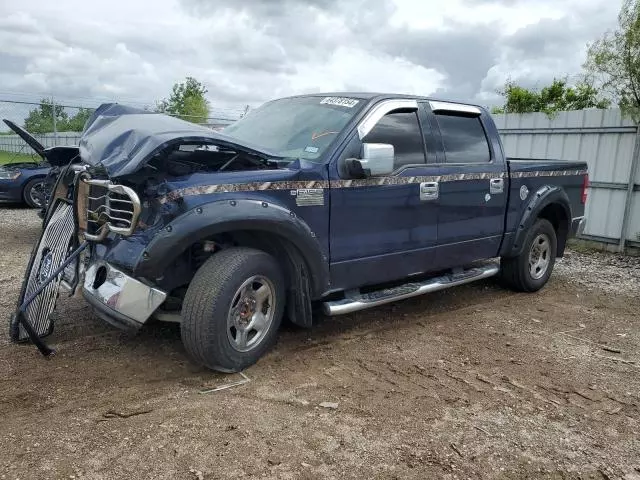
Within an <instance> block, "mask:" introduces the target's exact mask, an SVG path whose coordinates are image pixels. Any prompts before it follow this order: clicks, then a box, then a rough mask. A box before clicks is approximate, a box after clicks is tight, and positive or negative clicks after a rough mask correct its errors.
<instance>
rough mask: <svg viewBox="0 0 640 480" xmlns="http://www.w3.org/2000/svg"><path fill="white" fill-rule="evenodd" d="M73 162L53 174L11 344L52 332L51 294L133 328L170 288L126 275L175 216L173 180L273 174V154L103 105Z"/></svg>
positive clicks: (178, 123) (204, 131)
mask: <svg viewBox="0 0 640 480" xmlns="http://www.w3.org/2000/svg"><path fill="white" fill-rule="evenodd" d="M79 152H80V157H81V162H80V163H77V162H75V163H74V162H70V163H69V164H68V165H66V166H65V167H64V168H62V169H61V171H60V174H59V175H58V176H57V179H56V183H55V186H54V187H53V189H52V194H51V197H50V202H49V204H48V207H47V209H46V213H45V214H44V229H43V232H42V235H41V237H40V239H39V240H38V242H37V244H36V245H35V247H34V250H33V252H32V255H31V258H30V261H29V264H28V266H27V270H26V273H25V277H24V280H23V285H22V289H21V292H20V296H19V298H18V306H17V308H16V311H15V313H14V315H12V318H11V322H10V336H11V339H12V340H14V341H16V342H23V341H27V340H31V341H32V342H33V343H34V344H36V345H37V346H38V348H39V349H40V351H41V352H42V353H43V354H45V355H48V354H50V353H51V352H52V350H51V349H49V348H48V347H47V346H46V344H45V343H44V342H43V340H42V338H43V337H46V336H47V335H49V334H51V333H52V331H53V327H54V321H53V315H52V314H53V312H54V310H55V307H56V301H57V298H58V296H59V292H66V293H68V294H69V295H74V294H75V293H76V292H77V291H79V292H81V293H82V296H83V297H84V298H85V300H86V301H87V302H88V303H89V304H90V305H91V306H92V307H93V309H94V310H95V312H96V313H97V314H98V315H99V316H100V317H101V318H102V319H104V320H105V321H107V322H109V323H111V324H113V325H115V326H117V327H119V328H122V329H127V330H137V329H139V328H140V327H141V326H142V325H143V324H144V323H145V322H146V321H147V320H148V319H149V318H150V317H151V316H152V315H153V314H154V312H155V311H156V310H157V309H158V308H159V307H160V305H162V304H163V302H165V300H166V299H167V296H168V294H169V290H170V288H166V289H165V287H163V286H162V285H159V284H157V283H154V281H153V280H154V279H151V280H147V279H145V278H142V277H140V276H136V275H134V272H135V266H136V265H137V263H138V262H140V261H141V260H142V259H143V258H144V255H145V246H146V244H147V243H148V242H149V241H150V239H151V238H152V237H153V235H154V233H156V232H157V231H158V230H160V229H162V228H163V227H164V225H166V224H167V223H168V222H170V221H171V220H172V218H175V216H177V215H180V214H181V213H183V212H182V210H181V209H180V208H177V207H176V203H175V202H171V204H170V205H169V204H165V203H163V202H162V201H161V199H162V198H166V194H167V192H168V190H169V187H168V186H167V185H170V184H171V180H172V179H176V178H179V179H187V180H184V181H186V182H188V181H189V180H188V179H190V178H191V176H192V175H196V176H197V175H198V174H203V173H204V174H206V173H208V172H219V171H225V170H226V171H228V172H233V171H238V170H247V169H249V170H250V169H266V168H271V169H272V168H276V169H277V162H276V161H272V159H273V158H274V156H272V155H270V154H269V153H268V152H263V151H260V150H256V149H254V148H252V147H250V146H247V145H244V144H238V143H237V142H234V141H233V140H232V139H229V138H228V137H225V136H224V135H221V134H219V133H217V132H214V131H212V130H209V129H206V128H204V127H199V126H197V125H193V124H190V123H188V122H184V121H182V120H179V119H175V118H172V117H167V116H165V115H158V114H149V112H144V111H139V110H136V109H131V108H128V107H122V106H119V105H103V106H101V107H99V108H98V109H97V110H96V113H95V114H94V115H93V116H92V118H91V119H90V120H89V121H88V122H87V125H86V127H85V130H84V132H83V136H82V138H81V141H80V145H79Z"/></svg>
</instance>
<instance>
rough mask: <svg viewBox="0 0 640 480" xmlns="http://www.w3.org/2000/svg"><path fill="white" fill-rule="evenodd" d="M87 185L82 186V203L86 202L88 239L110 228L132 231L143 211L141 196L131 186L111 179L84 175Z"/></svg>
mask: <svg viewBox="0 0 640 480" xmlns="http://www.w3.org/2000/svg"><path fill="white" fill-rule="evenodd" d="M82 182H84V183H85V185H86V187H88V188H81V189H79V193H78V195H79V196H84V197H85V198H80V199H79V203H80V204H82V205H83V206H84V209H85V212H86V217H85V219H84V221H85V222H86V224H85V225H82V223H83V222H82V221H81V227H83V228H84V230H85V238H86V239H87V240H93V241H100V240H102V239H104V238H105V237H106V235H107V233H109V232H114V233H118V234H120V235H125V236H128V235H131V234H132V233H133V231H134V230H135V227H136V223H137V221H138V216H139V215H140V208H141V207H140V200H139V198H138V195H137V194H136V193H135V192H134V191H133V190H132V189H131V188H129V187H125V186H124V185H117V184H113V183H111V182H110V181H109V180H92V179H82Z"/></svg>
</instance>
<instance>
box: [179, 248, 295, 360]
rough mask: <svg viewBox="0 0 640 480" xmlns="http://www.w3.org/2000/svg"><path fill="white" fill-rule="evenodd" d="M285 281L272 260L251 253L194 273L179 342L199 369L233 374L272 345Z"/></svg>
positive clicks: (231, 255)
mask: <svg viewBox="0 0 640 480" xmlns="http://www.w3.org/2000/svg"><path fill="white" fill-rule="evenodd" d="M285 298H286V296H285V280H284V276H283V274H282V270H281V268H280V266H279V265H278V263H277V262H276V260H275V259H274V258H273V257H272V256H271V255H269V254H267V253H265V252H262V251H260V250H255V249H250V248H230V249H228V250H223V251H221V252H219V253H216V254H215V255H213V256H212V257H211V258H209V260H207V261H206V262H205V263H204V264H203V265H202V267H200V269H199V270H198V271H197V272H196V275H195V276H194V277H193V280H192V281H191V284H190V285H189V288H188V290H187V294H186V296H185V299H184V303H183V307H182V325H181V336H182V342H183V344H184V346H185V348H186V350H187V353H188V354H189V355H190V356H191V357H192V358H193V359H194V360H195V361H196V362H198V363H200V364H202V365H204V366H206V367H208V368H211V369H213V370H219V371H222V372H238V371H241V370H243V369H245V368H247V367H249V366H250V365H253V364H254V363H255V362H257V361H258V359H259V358H260V357H261V356H262V355H263V354H264V353H265V352H266V351H267V349H268V348H269V347H270V346H271V345H273V343H274V342H275V339H276V335H277V333H278V328H279V327H280V322H281V321H282V315H283V312H284V302H285Z"/></svg>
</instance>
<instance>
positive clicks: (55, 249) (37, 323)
mask: <svg viewBox="0 0 640 480" xmlns="http://www.w3.org/2000/svg"><path fill="white" fill-rule="evenodd" d="M74 230H75V224H74V219H73V207H72V206H71V205H69V204H68V203H65V202H60V203H58V204H57V205H56V207H55V211H54V212H53V214H52V215H51V219H50V220H49V223H47V226H46V228H45V230H44V233H43V234H42V237H41V239H40V243H39V244H38V248H37V250H36V252H35V255H34V258H33V263H32V264H31V271H30V272H29V277H28V279H27V285H26V288H25V291H24V295H23V296H22V298H21V299H20V303H22V301H24V299H26V298H29V297H30V296H31V295H32V294H33V293H34V292H35V291H36V290H37V289H38V287H39V286H40V285H41V284H42V283H44V282H45V280H47V279H48V278H49V277H50V276H51V274H52V273H53V272H54V271H55V270H56V269H57V268H58V267H60V265H62V263H63V262H64V261H65V260H66V258H67V253H68V252H69V247H70V246H71V241H72V238H73V234H74ZM61 278H62V274H61V275H58V277H57V278H56V279H55V280H53V281H52V282H51V283H49V284H48V285H47V286H46V287H45V289H44V290H43V291H42V292H40V294H39V295H38V296H37V297H36V298H35V299H34V300H33V302H31V303H30V304H29V306H28V307H27V308H26V310H25V313H24V315H25V318H26V320H27V321H29V323H30V324H31V326H32V327H33V329H34V330H35V332H36V333H37V334H38V335H39V336H45V335H48V334H49V333H51V331H52V328H53V322H52V320H51V318H50V317H51V313H52V312H53V310H54V309H55V307H56V300H57V298H58V287H59V285H60V280H61ZM17 337H18V338H16V340H18V341H22V340H26V339H28V338H29V337H28V335H27V332H26V331H25V330H24V328H23V327H22V325H20V327H19V330H18V332H17Z"/></svg>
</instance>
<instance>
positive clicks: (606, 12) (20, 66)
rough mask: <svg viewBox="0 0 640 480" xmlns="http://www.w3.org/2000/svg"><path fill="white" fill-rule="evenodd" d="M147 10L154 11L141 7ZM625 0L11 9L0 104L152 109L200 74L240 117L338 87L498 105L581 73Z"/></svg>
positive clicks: (2, 21) (39, 4) (1, 50)
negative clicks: (252, 108) (506, 95)
mask: <svg viewBox="0 0 640 480" xmlns="http://www.w3.org/2000/svg"><path fill="white" fill-rule="evenodd" d="M144 4H147V5H149V6H151V5H152V6H153V7H152V8H148V7H145V6H144ZM620 4H621V2H620V1H619V0H446V1H444V0H442V1H439V0H228V1H221V0H220V1H209V0H154V1H147V2H142V1H135V0H109V1H108V2H103V1H101V2H91V1H87V0H66V1H54V2H52V1H50V0H2V1H1V2H0V100H1V99H6V98H15V99H27V98H31V99H33V98H38V97H39V96H42V95H43V94H47V95H57V96H61V97H64V98H65V99H68V100H66V101H67V102H68V101H70V100H75V101H76V103H77V102H79V101H82V102H84V101H86V102H89V101H90V100H93V101H95V100H96V99H98V100H103V99H118V100H119V101H121V102H123V103H125V102H127V101H128V102H129V103H135V104H141V103H142V104H144V103H148V104H153V103H154V102H155V100H157V99H159V98H162V97H164V96H166V95H167V93H168V92H169V90H170V88H171V85H172V84H173V83H174V82H176V81H180V80H181V79H183V78H184V77H185V76H186V75H191V76H194V77H196V78H198V79H199V80H201V81H202V82H204V83H205V84H206V86H207V87H208V89H209V94H208V95H209V99H210V100H211V103H212V105H214V106H217V107H221V108H229V109H235V108H238V107H240V106H241V105H245V104H250V105H257V104H260V103H261V102H263V101H265V100H267V99H270V98H274V97H279V96H283V95H289V94H293V93H301V92H313V91H329V90H368V91H392V92H400V93H413V94H421V95H438V96H443V97H447V98H453V99H464V100H470V101H475V102H478V103H481V104H484V105H493V104H495V103H496V101H497V97H496V94H495V90H496V88H498V87H499V86H501V85H502V84H503V83H504V81H505V80H506V79H507V78H508V77H511V78H512V79H514V80H516V81H519V82H521V83H524V84H526V85H536V84H538V85H539V84H541V83H544V82H547V81H549V80H550V79H551V78H553V76H554V75H555V76H561V75H565V74H569V75H574V74H576V73H578V72H579V71H580V66H581V64H582V62H583V60H584V55H585V45H586V43H587V42H589V41H592V40H593V39H595V38H597V37H598V36H600V35H601V34H602V33H603V32H604V31H605V30H606V29H608V28H611V27H613V26H614V25H615V22H616V15H617V12H618V10H619V8H620Z"/></svg>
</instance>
